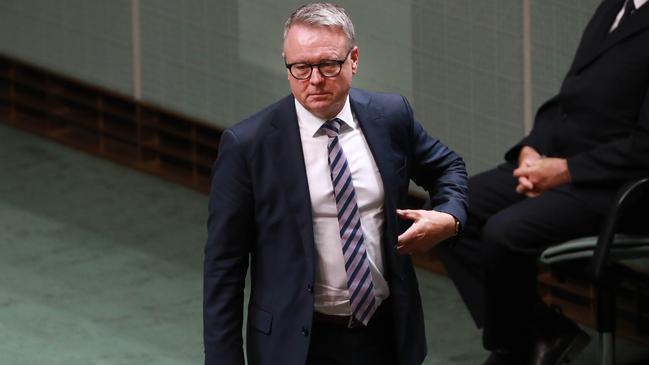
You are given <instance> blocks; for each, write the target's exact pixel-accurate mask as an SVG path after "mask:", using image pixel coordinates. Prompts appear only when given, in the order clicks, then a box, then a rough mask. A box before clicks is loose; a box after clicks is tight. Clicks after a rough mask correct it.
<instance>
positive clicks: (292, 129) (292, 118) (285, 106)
mask: <svg viewBox="0 0 649 365" xmlns="http://www.w3.org/2000/svg"><path fill="white" fill-rule="evenodd" d="M294 100H295V99H294V98H293V97H287V98H285V99H284V100H283V101H282V105H280V107H279V108H278V112H277V117H276V118H275V119H274V120H273V122H272V123H271V125H272V126H273V127H274V130H272V131H271V132H270V133H269V135H268V138H267V142H268V143H271V146H272V149H271V150H273V151H277V154H276V156H275V157H276V158H273V161H274V167H275V171H277V178H278V181H279V182H280V183H281V184H282V189H279V190H280V191H283V192H284V194H283V195H284V197H285V198H286V201H287V204H288V206H289V208H290V211H289V212H286V214H287V216H289V217H291V216H292V219H294V220H295V223H296V227H297V229H298V230H299V232H300V237H301V238H302V244H303V246H304V253H305V256H306V257H305V259H306V260H307V267H314V266H313V255H314V245H315V242H314V238H313V219H312V210H311V196H310V194H309V184H308V180H307V176H306V169H305V167H304V154H303V152H302V142H301V139H300V130H299V126H298V123H297V115H296V113H295V104H294Z"/></svg>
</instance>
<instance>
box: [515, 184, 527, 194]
mask: <svg viewBox="0 0 649 365" xmlns="http://www.w3.org/2000/svg"><path fill="white" fill-rule="evenodd" d="M516 192H517V193H519V194H525V193H526V192H527V189H526V188H525V186H523V185H521V184H518V185H516Z"/></svg>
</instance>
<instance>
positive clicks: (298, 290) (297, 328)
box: [204, 89, 467, 365]
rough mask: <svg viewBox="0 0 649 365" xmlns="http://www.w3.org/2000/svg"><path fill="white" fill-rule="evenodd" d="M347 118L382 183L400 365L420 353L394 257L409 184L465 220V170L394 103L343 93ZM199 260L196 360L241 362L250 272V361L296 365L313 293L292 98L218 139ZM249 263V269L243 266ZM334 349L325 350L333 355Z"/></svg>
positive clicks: (413, 286) (408, 267)
mask: <svg viewBox="0 0 649 365" xmlns="http://www.w3.org/2000/svg"><path fill="white" fill-rule="evenodd" d="M350 104H351V108H352V111H353V112H354V114H355V116H356V118H357V119H358V122H359V125H360V127H361V128H362V130H363V134H364V135H365V138H366V139H367V142H368V144H369V146H370V149H371V151H372V154H373V157H374V159H375V161H376V164H377V166H378V169H379V172H380V175H381V178H382V180H383V185H384V191H385V201H384V215H385V232H383V242H382V246H383V247H382V249H383V250H384V260H385V261H386V262H385V268H386V270H385V271H386V272H385V273H384V274H385V276H386V278H387V281H388V284H389V287H390V298H391V306H392V311H393V318H394V331H395V333H394V337H395V343H394V345H395V351H396V352H397V354H398V357H399V363H400V364H421V363H422V361H423V359H424V358H425V356H426V340H425V336H424V318H423V313H422V308H421V300H420V297H419V290H418V286H417V280H416V276H415V271H414V269H413V266H412V263H411V260H410V257H409V256H407V255H406V256H400V255H397V252H396V243H397V236H398V234H399V233H400V232H401V231H402V230H403V228H404V227H403V223H404V222H400V221H399V220H398V218H397V215H396V211H395V210H396V209H397V208H398V207H404V206H405V203H406V199H407V194H408V185H409V180H410V179H412V180H413V181H415V182H416V183H417V184H419V185H420V186H422V187H424V188H425V189H426V190H427V191H429V192H430V197H431V200H432V208H433V209H436V210H439V211H444V212H447V213H450V214H452V215H453V216H455V217H456V218H458V219H459V220H460V221H461V222H462V223H463V222H464V220H465V218H466V205H467V201H466V197H465V196H466V171H465V168H464V162H463V161H462V159H461V158H460V157H459V156H458V155H456V154H455V153H454V152H453V151H451V150H450V149H448V148H447V147H446V146H444V145H442V144H441V143H440V142H439V141H437V140H435V139H433V138H431V137H430V136H428V134H427V133H426V132H425V131H424V130H423V128H422V127H421V125H420V124H419V123H417V122H416V121H415V120H414V119H413V115H412V110H411V108H410V106H409V105H408V103H407V101H406V99H405V98H404V97H402V96H399V95H393V94H377V93H370V92H367V91H363V90H358V89H352V90H351V91H350ZM213 173H214V175H213V182H212V188H211V193H210V201H209V218H208V238H207V242H206V247H205V261H204V345H205V364H207V365H216V364H218V365H229V364H243V361H244V356H243V338H242V334H241V332H242V325H243V318H244V316H243V306H244V286H245V278H246V272H247V270H248V266H250V301H249V303H248V321H247V331H246V332H247V337H246V348H247V361H248V363H249V364H273V365H276V364H282V365H293V364H295V365H303V364H304V363H305V362H306V358H307V351H308V348H309V339H310V337H309V331H310V328H311V324H312V317H313V308H314V296H313V283H314V280H315V278H314V260H315V257H314V236H313V228H312V213H311V212H312V210H311V201H310V196H309V190H308V189H309V187H308V183H307V177H306V169H305V166H304V159H303V154H302V146H301V142H300V134H299V129H298V122H297V116H296V112H295V104H294V98H293V96H288V97H286V98H284V99H282V100H280V101H278V102H277V103H275V104H273V105H271V106H269V107H267V108H266V109H264V110H262V111H261V112H259V113H257V114H255V115H254V116H252V117H250V118H248V119H246V120H244V121H242V122H240V123H238V124H236V125H235V126H233V127H232V128H230V129H228V130H226V131H224V133H223V134H222V136H221V140H220V145H219V152H218V157H217V160H216V162H215V165H214V171H213ZM249 264H250V265H249ZM332 351H335V349H332Z"/></svg>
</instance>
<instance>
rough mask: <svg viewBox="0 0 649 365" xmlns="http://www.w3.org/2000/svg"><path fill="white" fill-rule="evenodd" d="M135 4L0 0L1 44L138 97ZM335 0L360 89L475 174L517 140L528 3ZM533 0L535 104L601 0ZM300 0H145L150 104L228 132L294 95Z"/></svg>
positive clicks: (145, 92) (554, 83) (145, 89)
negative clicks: (289, 53) (351, 27)
mask: <svg viewBox="0 0 649 365" xmlns="http://www.w3.org/2000/svg"><path fill="white" fill-rule="evenodd" d="M132 1H133V0H130V1H129V0H111V1H100V0H68V1H64V2H61V1H48V0H4V1H0V52H2V53H5V54H8V55H11V56H15V57H17V58H20V59H23V60H26V61H29V62H32V63H35V64H38V65H42V66H45V67H47V68H50V69H53V70H55V71H58V72H61V73H63V74H67V75H71V76H73V77H77V78H80V79H83V80H87V81H88V82H91V83H95V84H99V85H101V86H104V87H107V88H109V89H113V90H117V91H119V92H122V93H124V94H129V95H132V93H133V72H132V70H133V62H132V61H133V57H132V34H131V30H132V21H131V20H132V19H131V16H132V14H131V8H132V4H133V3H132ZM524 1H526V0H521V1H518V0H480V1H476V0H474V1H470V0H375V1H367V0H365V1H361V0H341V1H339V3H340V4H341V5H343V6H344V7H346V8H347V10H348V11H349V13H350V14H351V16H352V19H353V21H354V24H355V26H356V30H357V34H358V40H359V47H360V69H359V74H358V76H357V77H356V78H355V80H354V85H355V86H358V87H363V88H368V89H372V90H377V91H392V92H398V93H401V94H404V95H405V96H407V97H408V98H409V99H410V101H411V103H412V104H413V107H414V108H415V115H416V117H417V118H418V119H419V120H420V121H421V122H422V124H424V126H425V127H426V128H427V129H428V131H429V132H430V133H431V134H432V135H434V136H436V137H438V138H440V139H441V140H442V141H443V142H444V143H446V144H448V145H449V146H450V147H452V148H453V149H455V150H457V151H458V152H459V153H460V154H461V155H462V156H464V158H465V160H466V161H467V165H468V168H469V172H470V173H475V172H479V171H482V170H484V169H486V168H489V167H491V166H493V165H494V164H496V163H498V162H500V161H501V160H502V154H503V152H504V151H505V150H506V149H507V148H508V147H509V146H510V145H511V144H513V143H514V142H516V141H517V140H518V139H519V138H520V137H521V136H522V135H523V130H524V128H523V100H524V98H523V90H524V87H523V50H522V49H523V39H524V37H523V21H522V14H523V10H522V7H523V5H522V4H523V2H524ZM529 1H531V21H532V29H531V44H532V50H533V52H532V56H533V60H532V91H533V93H532V96H533V104H534V107H535V108H536V107H538V105H540V103H541V102H542V101H543V100H544V99H546V98H547V97H549V96H550V95H552V94H553V93H554V92H556V90H557V88H558V85H559V83H560V80H561V78H562V77H563V74H564V73H565V72H566V70H567V68H568V63H569V62H570V60H571V58H572V55H573V54H574V51H575V47H576V44H577V42H578V40H579V36H580V34H581V32H582V30H583V28H584V26H585V22H586V20H587V19H588V18H589V17H590V15H591V14H592V12H593V11H594V9H595V6H596V4H597V3H598V0H579V1H577V0H575V1H564V0H529ZM302 3H303V1H299V0H297V1H296V0H275V1H270V0H239V1H236V0H218V1H217V0H140V18H139V24H140V26H139V29H140V35H141V36H140V40H141V47H140V50H141V70H142V76H141V85H142V98H143V99H144V100H146V101H148V102H151V103H155V104H159V105H163V106H165V107H167V108H171V109H175V110H177V111H180V112H182V113H185V114H187V115H191V116H194V117H198V118H201V119H205V120H206V121H208V122H209V123H213V124H215V125H217V126H221V127H227V126H229V125H232V124H234V123H236V122H237V121H238V120H240V119H242V118H244V117H245V116H247V115H250V114H252V113H254V112H255V111H256V110H258V109H260V108H261V107H263V106H264V105H267V104H269V103H271V102H272V101H274V100H276V99H278V98H280V97H282V96H284V95H286V94H287V93H288V92H289V90H288V87H287V82H286V71H285V69H284V67H283V61H282V59H281V46H282V41H281V32H282V26H283V23H284V21H285V19H286V17H287V16H288V14H289V13H290V12H291V11H292V10H293V9H294V8H295V7H297V6H298V5H300V4H302Z"/></svg>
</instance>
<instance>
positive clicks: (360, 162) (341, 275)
mask: <svg viewBox="0 0 649 365" xmlns="http://www.w3.org/2000/svg"><path fill="white" fill-rule="evenodd" d="M295 109H296V112H297V120H298V124H299V127H300V138H301V140H302V151H303V153H304V164H305V166H306V175H307V180H308V183H309V194H310V196H311V207H312V213H313V233H314V240H315V253H316V257H315V283H314V284H315V285H314V295H315V310H316V311H318V312H321V313H325V314H333V315H350V314H351V307H350V305H349V291H348V289H347V273H346V272H345V260H344V258H343V252H342V246H341V243H340V233H339V231H340V228H339V226H338V211H337V209H336V201H335V198H334V190H333V184H332V182H331V172H330V169H329V162H328V159H327V158H328V152H327V142H328V137H327V135H326V134H325V133H324V132H322V131H321V130H320V127H321V126H322V124H323V123H324V122H325V120H323V119H321V118H318V117H316V116H314V115H313V114H311V113H310V112H309V111H308V110H306V109H305V108H304V107H303V106H302V105H301V104H300V103H299V102H298V101H297V100H296V101H295ZM336 118H339V119H341V120H343V121H344V122H345V123H344V124H343V125H342V126H341V128H340V134H339V136H338V140H339V142H340V145H341V146H342V148H343V151H344V153H345V156H346V157H347V164H348V165H349V169H350V170H351V174H352V183H353V185H354V189H355V191H356V199H357V202H358V209H359V211H360V215H361V226H362V228H363V235H364V240H365V249H366V251H367V256H368V258H369V265H370V272H371V273H372V280H373V282H374V293H375V295H376V298H377V305H378V304H380V303H381V301H382V300H383V299H385V298H387V297H388V295H389V289H388V284H387V282H386V280H385V278H384V277H383V272H384V271H383V251H382V250H381V242H382V238H383V225H384V217H383V195H384V193H383V182H382V180H381V175H380V173H379V170H378V167H377V166H376V162H375V161H374V157H373V156H372V153H371V151H370V148H369V146H368V144H367V141H366V140H365V136H364V135H363V132H362V131H361V129H360V127H359V125H358V123H357V120H356V119H355V117H354V115H353V114H352V110H351V107H350V105H349V96H347V100H346V101H345V106H344V107H343V109H342V110H341V111H340V113H339V114H338V115H337V116H336Z"/></svg>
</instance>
